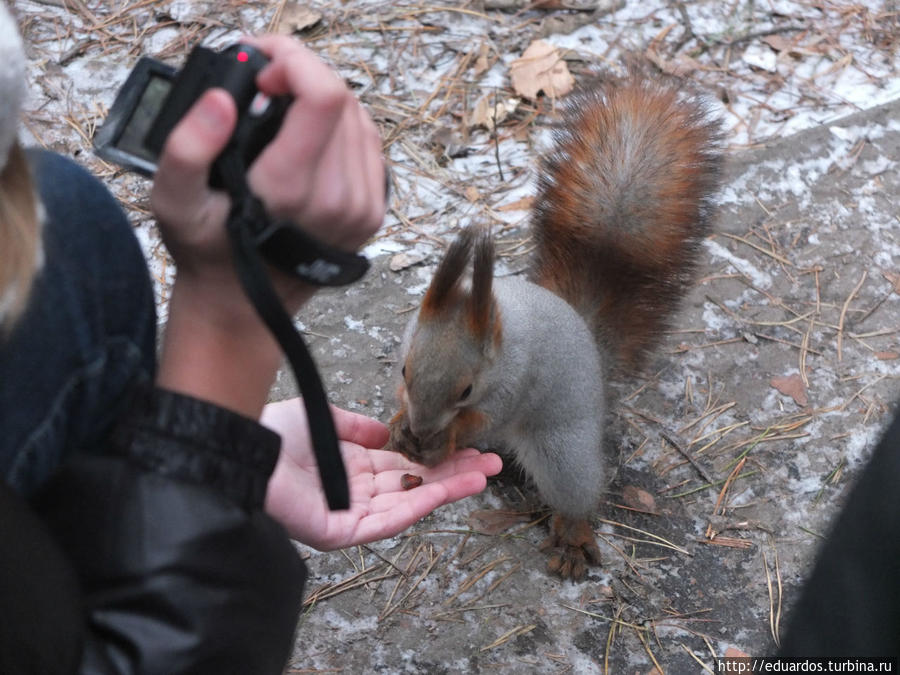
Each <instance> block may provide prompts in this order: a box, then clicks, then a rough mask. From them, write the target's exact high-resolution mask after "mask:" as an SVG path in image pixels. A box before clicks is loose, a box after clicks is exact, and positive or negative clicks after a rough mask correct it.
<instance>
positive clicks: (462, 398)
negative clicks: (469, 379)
mask: <svg viewBox="0 0 900 675" xmlns="http://www.w3.org/2000/svg"><path fill="white" fill-rule="evenodd" d="M471 393H472V385H471V384H470V385H469V386H468V387H466V388H465V389H463V392H462V394H460V395H459V400H460V401H465V400H466V399H467V398H469V395H470V394H471Z"/></svg>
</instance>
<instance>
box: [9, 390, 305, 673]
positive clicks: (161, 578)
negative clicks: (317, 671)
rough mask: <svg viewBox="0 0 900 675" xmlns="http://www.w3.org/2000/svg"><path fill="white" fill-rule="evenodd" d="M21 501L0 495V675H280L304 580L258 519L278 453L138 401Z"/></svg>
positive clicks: (191, 408) (251, 429)
mask: <svg viewBox="0 0 900 675" xmlns="http://www.w3.org/2000/svg"><path fill="white" fill-rule="evenodd" d="M130 410H131V411H132V412H131V413H129V415H127V416H126V418H125V419H123V420H121V422H120V423H119V424H118V426H117V427H116V429H115V431H114V432H113V434H112V436H111V438H110V439H109V442H108V444H107V445H106V446H105V447H104V448H102V449H101V451H100V452H98V453H96V454H90V455H88V454H84V455H79V456H78V457H77V458H75V459H73V460H72V461H70V462H68V463H67V464H66V465H64V466H63V467H62V468H61V470H60V471H59V473H58V474H57V475H56V476H54V478H53V479H52V480H51V481H50V483H49V484H48V485H47V486H46V487H45V488H44V489H42V490H41V492H40V493H39V494H38V495H37V497H36V498H35V499H33V500H32V501H31V503H26V502H25V501H24V500H23V499H22V498H20V497H19V496H18V495H16V494H15V493H13V492H12V491H11V490H10V489H9V488H8V487H7V486H5V485H2V486H0V537H2V541H0V570H2V579H0V608H2V612H3V617H2V618H0V626H2V627H0V673H4V675H7V674H12V673H42V674H50V673H72V672H83V673H165V674H172V673H215V674H217V675H220V674H224V673H248V674H252V675H262V674H265V673H281V672H282V670H283V668H284V666H285V662H286V660H287V658H288V656H289V654H290V649H291V645H292V638H293V631H294V627H295V624H296V620H297V615H298V612H299V609H300V604H301V595H302V590H303V583H304V581H305V577H306V569H305V567H304V565H303V562H302V561H301V560H300V558H299V556H298V554H297V552H296V551H295V549H294V548H293V546H292V544H291V543H290V541H289V540H288V537H287V536H286V534H285V532H284V530H283V529H282V528H281V527H280V526H279V525H278V524H277V523H276V522H275V521H273V520H272V519H271V518H269V517H268V516H267V515H266V514H265V513H264V512H263V499H264V496H265V491H266V485H267V483H268V479H269V476H270V474H271V472H272V469H273V468H274V465H275V460H276V459H277V455H278V449H279V445H280V440H279V438H278V436H277V435H276V434H274V433H273V432H271V431H269V430H267V429H265V428H264V427H262V426H260V425H259V424H257V423H256V422H255V421H253V420H249V419H245V418H243V417H241V416H239V415H236V414H234V413H231V412H229V411H227V410H224V409H222V408H219V407H216V406H214V405H211V404H208V403H205V402H203V401H198V400H196V399H192V398H190V397H186V396H182V395H179V394H175V393H172V392H166V391H160V390H153V391H148V392H142V393H141V394H139V395H138V396H137V400H136V401H135V402H134V404H133V405H132V406H130Z"/></svg>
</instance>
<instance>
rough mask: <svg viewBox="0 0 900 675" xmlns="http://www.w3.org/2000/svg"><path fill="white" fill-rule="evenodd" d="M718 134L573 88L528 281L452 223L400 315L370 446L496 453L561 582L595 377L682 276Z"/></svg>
mask: <svg viewBox="0 0 900 675" xmlns="http://www.w3.org/2000/svg"><path fill="white" fill-rule="evenodd" d="M721 146H722V141H721V129H720V121H719V120H718V119H716V117H715V116H714V115H713V114H712V113H711V112H710V109H709V106H708V104H707V103H705V101H704V100H703V98H702V97H700V96H698V95H693V94H685V93H683V92H680V91H678V90H677V89H676V88H675V87H674V86H672V85H669V84H666V83H662V82H660V81H656V80H646V79H641V78H638V77H635V76H632V77H630V78H626V79H622V80H614V81H607V82H605V83H597V84H595V85H593V86H590V87H587V88H585V89H583V90H581V91H579V92H577V93H575V94H573V95H572V96H571V97H570V101H569V103H568V105H567V106H565V111H564V113H563V115H562V121H561V123H560V124H559V125H558V127H557V128H556V130H555V132H554V137H553V147H552V149H551V150H550V152H549V153H548V154H547V155H546V156H545V157H544V158H543V159H542V161H541V163H540V170H539V174H538V190H537V196H536V198H535V201H534V203H533V206H532V212H531V231H532V237H533V240H534V244H535V249H534V252H533V254H532V258H531V264H530V270H529V272H528V275H527V277H528V278H527V279H523V278H520V277H508V278H497V279H495V278H494V274H493V263H494V251H493V243H492V238H491V235H490V234H489V233H488V232H487V231H486V229H484V228H476V227H475V226H470V227H468V228H466V229H464V230H463V231H462V232H461V233H460V234H459V236H458V237H457V238H456V239H455V240H454V241H453V243H452V244H451V245H450V247H449V248H448V250H447V252H446V254H445V256H444V258H443V259H442V260H441V262H440V263H439V265H438V267H437V270H436V272H435V274H434V277H433V279H432V281H431V284H430V285H429V287H428V290H427V291H426V293H425V296H424V299H423V301H422V304H421V307H420V308H419V311H418V314H417V316H415V317H414V318H413V319H412V320H411V321H410V323H409V325H408V327H407V330H406V333H405V336H404V339H403V346H402V347H401V362H402V364H403V366H402V370H401V373H402V383H401V384H400V386H399V392H398V395H399V397H400V410H399V412H398V413H397V414H396V415H395V416H394V417H393V419H392V420H391V421H390V423H389V428H390V440H389V441H388V444H387V445H386V448H387V449H390V450H395V451H398V452H401V453H403V454H404V455H406V456H407V457H408V458H409V459H411V460H413V461H416V462H419V463H421V464H424V465H426V466H434V465H436V464H438V463H439V462H440V461H442V460H443V459H445V458H446V457H447V456H448V455H449V454H450V453H451V452H453V451H454V450H455V449H456V448H464V447H470V446H471V447H476V448H479V449H481V450H489V449H490V450H496V451H498V452H500V453H501V454H505V455H507V456H508V457H511V458H512V459H514V460H515V462H516V463H517V464H518V465H519V466H520V467H521V468H522V469H523V470H524V472H525V474H527V476H529V477H530V478H531V480H532V481H533V483H534V484H535V486H536V487H537V490H538V492H539V494H540V496H541V497H542V498H543V500H544V501H545V503H546V504H547V505H548V506H549V507H550V508H551V510H552V512H553V515H552V517H551V519H550V535H549V537H548V538H547V539H546V540H545V541H544V542H543V543H542V544H541V548H542V549H543V550H546V551H548V552H549V554H550V559H549V562H548V569H549V571H550V572H551V573H555V574H557V575H559V576H561V577H563V578H571V579H573V580H574V579H580V578H582V577H583V576H584V574H585V572H586V570H587V566H588V565H598V564H599V563H600V550H599V548H598V547H597V543H596V537H595V534H594V531H593V528H592V526H591V524H590V521H589V517H590V515H591V514H592V512H594V511H595V509H596V508H597V507H598V506H599V502H600V496H601V493H602V492H603V490H605V488H606V485H605V478H606V471H605V462H604V458H603V440H604V427H605V425H606V419H605V418H606V415H607V406H608V404H607V398H608V396H607V392H606V383H607V382H608V381H609V379H610V377H611V375H612V374H613V373H616V372H622V371H633V370H635V369H637V368H639V367H640V365H641V363H642V360H643V359H644V358H645V357H646V356H647V354H648V353H649V352H650V351H651V350H652V348H653V347H654V346H655V345H656V343H657V342H658V340H659V338H660V337H661V335H662V334H663V332H664V330H665V329H666V327H667V325H668V321H669V320H670V318H671V316H672V315H673V313H674V311H675V308H676V306H677V304H678V301H679V300H680V299H681V297H682V296H683V295H684V294H685V293H686V290H687V288H688V287H689V285H690V283H691V279H692V272H693V269H694V268H695V266H696V263H697V258H698V250H699V244H700V242H701V240H702V239H703V238H704V237H705V236H706V235H707V234H708V232H709V229H710V220H711V216H712V212H713V206H714V198H715V193H716V191H717V189H718V184H719V170H720V166H721V162H722V149H721ZM470 259H471V260H472V272H471V276H470V277H469V275H467V274H466V272H467V270H468V267H469V262H470Z"/></svg>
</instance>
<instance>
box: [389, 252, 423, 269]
mask: <svg viewBox="0 0 900 675" xmlns="http://www.w3.org/2000/svg"><path fill="white" fill-rule="evenodd" d="M423 260H425V256H424V255H422V254H420V253H414V254H409V253H405V252H404V253H397V254H396V255H395V256H393V257H392V258H391V261H390V262H389V263H388V267H390V269H391V272H399V271H400V270H405V269H406V268H407V267H412V266H413V265H418V264H419V263H420V262H422V261H423Z"/></svg>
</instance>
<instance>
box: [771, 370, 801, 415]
mask: <svg viewBox="0 0 900 675" xmlns="http://www.w3.org/2000/svg"><path fill="white" fill-rule="evenodd" d="M769 384H771V385H772V386H773V387H775V388H776V389H777V390H778V391H779V392H780V393H782V394H784V395H785V396H790V397H791V398H792V399H794V403H796V404H797V405H799V406H800V407H801V408H805V407H806V405H807V403H809V399H808V398H807V396H806V385H805V384H803V378H802V377H800V375H799V373H794V374H793V375H782V376H777V377H773V378H772V379H771V380H769Z"/></svg>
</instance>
